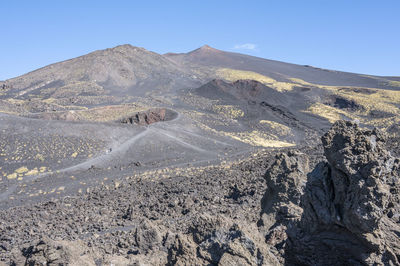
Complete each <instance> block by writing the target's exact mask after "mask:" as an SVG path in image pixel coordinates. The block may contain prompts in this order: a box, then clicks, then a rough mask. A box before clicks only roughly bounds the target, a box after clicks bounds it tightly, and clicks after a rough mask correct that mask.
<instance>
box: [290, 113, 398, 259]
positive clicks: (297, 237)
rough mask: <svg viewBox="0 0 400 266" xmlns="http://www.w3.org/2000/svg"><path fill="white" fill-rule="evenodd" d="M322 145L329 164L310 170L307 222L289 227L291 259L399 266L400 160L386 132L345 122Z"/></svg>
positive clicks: (306, 193)
mask: <svg viewBox="0 0 400 266" xmlns="http://www.w3.org/2000/svg"><path fill="white" fill-rule="evenodd" d="M322 143H323V145H324V150H325V156H326V159H327V161H328V162H321V163H319V164H318V165H317V166H316V168H315V169H314V170H313V171H312V172H311V173H310V174H308V180H307V184H306V187H305V191H304V194H303V196H302V197H301V202H300V207H302V209H303V214H302V217H301V220H300V221H299V222H296V223H293V224H291V226H290V228H289V229H288V230H287V231H286V233H287V235H288V242H287V246H286V255H287V257H288V260H287V261H288V262H289V263H293V264H306V265H355V264H356V265H358V264H359V265H363V264H374V265H381V264H382V265H383V264H385V265H398V264H399V263H400V260H399V259H400V243H399V241H398V237H399V233H398V232H400V226H399V224H398V223H399V217H400V215H399V210H400V209H399V207H400V206H399V194H398V193H399V188H400V185H399V164H400V163H399V159H395V158H394V157H392V156H391V155H390V153H389V152H388V151H387V150H386V148H385V135H384V134H383V133H382V132H380V131H378V130H376V129H374V130H365V129H360V128H359V127H358V125H357V124H355V123H352V122H345V121H339V122H337V123H335V124H334V125H333V127H332V128H331V130H329V131H328V132H327V133H326V134H325V135H324V136H323V137H322Z"/></svg>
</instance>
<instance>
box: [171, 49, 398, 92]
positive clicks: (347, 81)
mask: <svg viewBox="0 0 400 266" xmlns="http://www.w3.org/2000/svg"><path fill="white" fill-rule="evenodd" d="M165 56H166V57H168V58H170V59H171V60H173V61H175V62H177V63H180V64H184V65H185V64H186V65H192V64H198V65H202V66H210V67H211V66H213V67H222V68H232V69H239V70H246V71H253V72H256V73H259V74H262V75H265V76H268V77H271V78H274V79H276V80H278V81H286V79H287V78H297V79H302V80H304V81H306V82H310V83H315V84H321V85H333V86H359V87H369V88H386V89H387V88H391V89H399V87H400V86H393V85H394V84H389V83H390V82H388V80H390V79H395V78H393V77H392V78H390V79H389V78H385V77H377V76H367V75H360V74H354V73H347V72H340V71H334V70H326V69H321V68H315V67H312V66H302V65H295V64H289V63H284V62H279V61H274V60H268V59H264V58H259V57H254V56H249V55H244V54H238V53H232V52H225V51H221V50H217V49H214V48H212V47H210V46H208V45H205V46H202V47H200V48H198V49H196V50H194V51H191V52H189V53H182V54H174V53H168V54H165Z"/></svg>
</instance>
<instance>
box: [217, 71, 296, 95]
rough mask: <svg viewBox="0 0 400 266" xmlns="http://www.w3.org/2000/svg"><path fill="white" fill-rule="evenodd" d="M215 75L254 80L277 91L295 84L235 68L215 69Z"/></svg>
mask: <svg viewBox="0 0 400 266" xmlns="http://www.w3.org/2000/svg"><path fill="white" fill-rule="evenodd" d="M216 75H217V76H218V77H220V78H223V79H225V80H228V81H237V80H240V79H251V80H256V81H258V82H260V83H263V84H264V85H267V86H269V87H272V88H274V89H276V90H277V91H290V90H292V89H293V87H294V86H296V84H293V83H289V82H281V81H277V80H275V79H273V78H270V77H267V76H264V75H261V74H259V73H257V72H252V71H244V70H237V69H231V68H220V69H218V70H217V72H216Z"/></svg>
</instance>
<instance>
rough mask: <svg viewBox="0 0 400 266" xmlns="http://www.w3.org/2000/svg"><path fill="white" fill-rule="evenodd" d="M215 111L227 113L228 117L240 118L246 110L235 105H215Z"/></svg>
mask: <svg viewBox="0 0 400 266" xmlns="http://www.w3.org/2000/svg"><path fill="white" fill-rule="evenodd" d="M212 108H213V111H214V112H216V113H220V114H223V115H225V116H226V117H228V118H232V119H235V118H239V117H243V116H244V112H243V111H242V110H241V109H239V108H238V107H236V106H233V105H214V106H213V107H212Z"/></svg>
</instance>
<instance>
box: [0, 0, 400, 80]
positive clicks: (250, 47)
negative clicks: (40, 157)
mask: <svg viewBox="0 0 400 266" xmlns="http://www.w3.org/2000/svg"><path fill="white" fill-rule="evenodd" d="M399 13H400V1H398V0H393V1H385V0H381V1H378V0H376V1H370V0H331V1H327V0H319V1H317V0H310V1H307V0H298V1H294V0H293V1H285V0H275V1H268V0H264V1H250V0H249V1H243V0H242V1H235V0H231V1H223V0H220V1H217V0H214V1H208V0H202V1H190V0H186V1H173V0H169V1H151V0H147V1H118V0H114V1H100V0H97V1H83V0H81V1H74V0H69V1H61V0H60V1H54V0H53V1H40V0H36V1H18V0H14V1H2V3H1V5H0V14H1V16H0V20H1V22H0V80H4V79H7V78H11V77H15V76H18V75H21V74H24V73H26V72H29V71H32V70H35V69H37V68H39V67H43V66H45V65H48V64H51V63H55V62H58V61H62V60H66V59H69V58H72V57H76V56H80V55H83V54H86V53H89V52H91V51H94V50H98V49H104V48H109V47H114V46H116V45H119V44H125V43H130V44H132V45H134V46H141V47H144V48H146V49H148V50H151V51H155V52H158V53H166V52H187V51H190V50H193V49H196V48H198V47H200V46H202V45H203V44H208V45H210V46H212V47H215V48H218V49H222V50H228V51H236V52H240V53H246V54H250V55H254V56H259V57H264V58H268V59H274V60H280V61H285V62H290V63H297V64H308V65H313V66H317V67H323V68H328V69H336V70H344V71H349V72H356V73H364V74H376V75H393V76H400V52H399V47H400V34H399V33H400V15H399Z"/></svg>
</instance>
